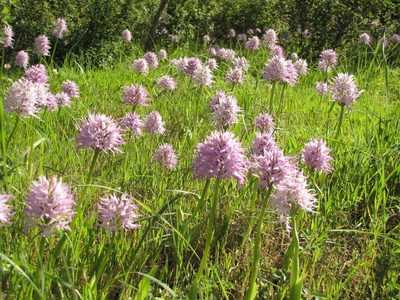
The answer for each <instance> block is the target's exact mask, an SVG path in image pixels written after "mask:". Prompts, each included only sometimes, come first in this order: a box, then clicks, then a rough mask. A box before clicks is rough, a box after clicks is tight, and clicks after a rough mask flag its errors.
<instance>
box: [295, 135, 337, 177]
mask: <svg viewBox="0 0 400 300" xmlns="http://www.w3.org/2000/svg"><path fill="white" fill-rule="evenodd" d="M305 146H306V148H305V149H304V150H303V151H302V152H301V154H302V158H303V161H304V162H305V163H306V165H308V166H309V167H310V168H311V169H312V170H319V171H322V172H323V173H325V174H329V173H332V171H333V168H332V166H331V165H330V162H331V161H332V160H333V158H332V157H331V156H330V155H329V153H330V152H331V151H332V149H330V148H328V147H327V146H326V142H325V141H322V140H317V139H312V140H311V141H309V142H308V143H306V145H305Z"/></svg>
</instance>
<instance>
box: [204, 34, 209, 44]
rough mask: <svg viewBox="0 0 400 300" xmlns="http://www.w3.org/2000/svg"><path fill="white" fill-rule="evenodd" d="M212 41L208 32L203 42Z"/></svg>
mask: <svg viewBox="0 0 400 300" xmlns="http://www.w3.org/2000/svg"><path fill="white" fill-rule="evenodd" d="M210 41H211V38H210V36H209V35H208V34H206V35H205V36H203V42H207V43H208V42H210Z"/></svg>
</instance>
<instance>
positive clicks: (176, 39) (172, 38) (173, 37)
mask: <svg viewBox="0 0 400 300" xmlns="http://www.w3.org/2000/svg"><path fill="white" fill-rule="evenodd" d="M171 41H172V42H173V43H179V37H178V36H177V35H174V36H172V37H171Z"/></svg>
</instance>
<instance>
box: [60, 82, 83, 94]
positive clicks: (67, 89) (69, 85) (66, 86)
mask: <svg viewBox="0 0 400 300" xmlns="http://www.w3.org/2000/svg"><path fill="white" fill-rule="evenodd" d="M61 90H62V91H63V92H64V93H66V94H67V95H68V96H70V97H71V98H79V86H78V85H77V84H76V83H75V82H73V81H71V80H67V81H65V82H63V83H62V85H61Z"/></svg>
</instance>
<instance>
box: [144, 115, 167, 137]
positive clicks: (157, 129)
mask: <svg viewBox="0 0 400 300" xmlns="http://www.w3.org/2000/svg"><path fill="white" fill-rule="evenodd" d="M164 126H165V122H164V121H163V120H162V117H161V115H160V113H159V112H158V111H152V112H151V113H149V114H148V115H147V116H146V119H145V122H144V130H145V131H146V132H147V133H148V134H150V136H154V135H155V134H164V132H165V127H164Z"/></svg>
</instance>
